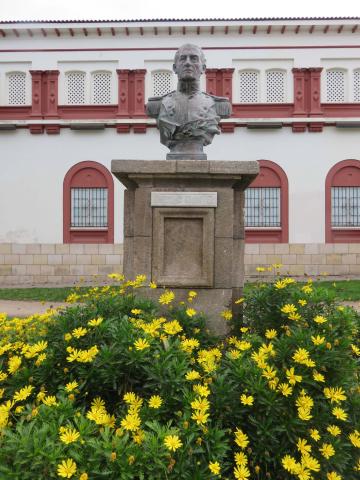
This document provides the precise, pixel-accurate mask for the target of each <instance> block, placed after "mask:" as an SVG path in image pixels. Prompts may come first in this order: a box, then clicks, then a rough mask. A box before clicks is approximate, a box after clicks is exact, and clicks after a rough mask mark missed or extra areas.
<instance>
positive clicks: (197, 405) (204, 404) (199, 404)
mask: <svg viewBox="0 0 360 480" xmlns="http://www.w3.org/2000/svg"><path fill="white" fill-rule="evenodd" d="M209 407H210V403H209V400H207V399H206V398H202V397H198V398H196V399H195V400H193V401H192V402H191V408H192V409H193V410H201V411H203V412H206V411H207V410H209Z"/></svg>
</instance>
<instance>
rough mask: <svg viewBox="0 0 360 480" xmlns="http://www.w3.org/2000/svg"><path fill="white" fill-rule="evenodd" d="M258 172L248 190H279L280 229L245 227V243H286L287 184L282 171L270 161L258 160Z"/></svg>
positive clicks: (287, 235)
mask: <svg viewBox="0 0 360 480" xmlns="http://www.w3.org/2000/svg"><path fill="white" fill-rule="evenodd" d="M259 164H260V172H259V175H258V176H257V177H256V179H255V180H254V181H253V182H252V183H251V185H250V187H248V188H261V187H279V188H280V227H276V228H273V227H245V242H246V243H288V241H289V183H288V179H287V176H286V173H285V172H284V170H283V169H282V168H281V167H280V166H279V165H277V164H276V163H274V162H271V161H270V160H259Z"/></svg>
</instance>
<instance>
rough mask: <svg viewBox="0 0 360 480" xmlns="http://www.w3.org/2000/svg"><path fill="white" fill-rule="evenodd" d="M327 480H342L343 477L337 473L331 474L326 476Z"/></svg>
mask: <svg viewBox="0 0 360 480" xmlns="http://www.w3.org/2000/svg"><path fill="white" fill-rule="evenodd" d="M326 478H327V480H342V476H341V475H339V474H338V473H336V472H329V473H327V474H326Z"/></svg>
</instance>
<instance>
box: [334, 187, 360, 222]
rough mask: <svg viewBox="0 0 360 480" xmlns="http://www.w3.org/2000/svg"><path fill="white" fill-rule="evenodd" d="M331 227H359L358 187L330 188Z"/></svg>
mask: <svg viewBox="0 0 360 480" xmlns="http://www.w3.org/2000/svg"><path fill="white" fill-rule="evenodd" d="M331 225H332V226H333V227H360V187H332V188H331Z"/></svg>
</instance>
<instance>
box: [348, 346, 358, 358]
mask: <svg viewBox="0 0 360 480" xmlns="http://www.w3.org/2000/svg"><path fill="white" fill-rule="evenodd" d="M350 346H351V350H352V351H353V352H354V353H355V355H356V356H357V357H360V348H359V347H357V346H356V345H353V344H351V345H350Z"/></svg>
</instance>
